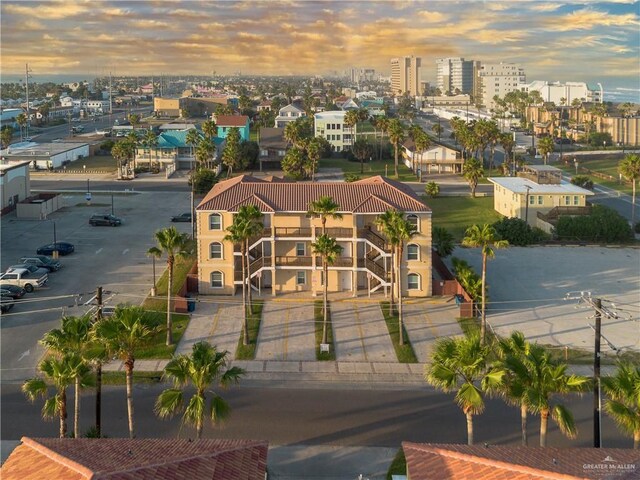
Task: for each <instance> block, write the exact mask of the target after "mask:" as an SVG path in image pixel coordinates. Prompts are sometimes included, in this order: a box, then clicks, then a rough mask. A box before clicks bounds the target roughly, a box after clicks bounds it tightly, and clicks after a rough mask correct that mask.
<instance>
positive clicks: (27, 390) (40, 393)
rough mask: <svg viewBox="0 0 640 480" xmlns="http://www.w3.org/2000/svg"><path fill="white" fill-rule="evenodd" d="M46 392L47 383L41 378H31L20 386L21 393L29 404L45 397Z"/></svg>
mask: <svg viewBox="0 0 640 480" xmlns="http://www.w3.org/2000/svg"><path fill="white" fill-rule="evenodd" d="M48 391H49V388H48V386H47V383H46V382H45V381H44V380H43V379H42V378H38V377H36V378H31V379H29V380H27V381H25V382H24V383H23V384H22V393H24V395H25V396H26V397H27V399H28V400H29V401H30V402H33V401H35V400H36V399H37V398H41V397H45V396H47V394H48Z"/></svg>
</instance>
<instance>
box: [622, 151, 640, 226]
mask: <svg viewBox="0 0 640 480" xmlns="http://www.w3.org/2000/svg"><path fill="white" fill-rule="evenodd" d="M618 171H619V172H620V173H621V174H622V176H623V177H624V178H626V179H627V180H629V181H630V182H631V226H632V228H633V226H634V225H635V218H636V208H635V206H636V181H637V180H638V179H639V178H640V155H638V154H637V153H629V154H628V155H627V156H626V157H624V160H622V161H621V162H620V163H619V164H618Z"/></svg>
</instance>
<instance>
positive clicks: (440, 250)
mask: <svg viewBox="0 0 640 480" xmlns="http://www.w3.org/2000/svg"><path fill="white" fill-rule="evenodd" d="M431 237H432V243H433V249H434V250H435V251H436V253H437V254H438V255H439V256H440V258H445V257H448V256H449V255H451V254H452V253H453V250H454V249H455V244H454V238H453V235H452V234H451V232H449V231H448V230H447V229H446V228H443V227H433V229H432V233H431Z"/></svg>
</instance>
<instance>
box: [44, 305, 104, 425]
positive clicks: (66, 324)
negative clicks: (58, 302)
mask: <svg viewBox="0 0 640 480" xmlns="http://www.w3.org/2000/svg"><path fill="white" fill-rule="evenodd" d="M91 325H92V320H91V317H90V316H88V315H85V316H82V317H63V318H62V324H61V327H60V328H54V329H53V330H49V331H48V332H47V333H45V334H44V337H42V340H40V343H41V344H42V345H44V346H45V347H46V348H47V349H49V350H50V351H53V352H54V353H56V354H57V355H59V356H60V357H62V356H64V355H68V354H75V355H77V356H78V358H80V359H81V360H82V362H84V364H85V366H87V367H88V365H89V362H90V361H91V352H92V344H91ZM74 371H75V373H76V377H75V378H74V383H75V385H74V410H73V435H74V437H75V438H79V437H80V389H81V388H82V385H81V382H82V381H83V375H84V369H83V368H80V366H79V365H78V366H77V368H75V369H74Z"/></svg>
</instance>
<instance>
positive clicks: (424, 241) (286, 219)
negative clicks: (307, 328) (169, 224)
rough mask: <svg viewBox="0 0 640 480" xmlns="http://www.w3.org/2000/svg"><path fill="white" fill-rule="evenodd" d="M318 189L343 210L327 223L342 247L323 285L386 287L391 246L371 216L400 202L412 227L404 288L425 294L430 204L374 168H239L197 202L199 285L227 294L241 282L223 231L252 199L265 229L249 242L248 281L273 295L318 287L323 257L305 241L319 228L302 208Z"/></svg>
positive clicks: (236, 251)
mask: <svg viewBox="0 0 640 480" xmlns="http://www.w3.org/2000/svg"><path fill="white" fill-rule="evenodd" d="M321 196H330V197H332V198H333V199H334V201H335V202H336V203H338V205H340V213H341V215H342V218H341V219H332V218H328V219H327V223H326V233H327V234H328V235H330V236H331V237H334V238H336V240H337V242H338V244H339V245H340V246H342V248H343V251H342V254H341V255H340V256H339V258H337V259H336V261H335V263H334V264H333V265H331V266H329V275H328V278H327V282H328V284H327V285H328V289H329V291H331V292H340V291H347V292H351V294H352V295H353V296H357V295H358V292H376V291H383V292H385V294H386V293H389V287H390V285H391V284H390V272H391V268H392V256H391V255H392V254H391V248H390V245H389V244H388V242H387V240H386V239H385V237H384V235H383V233H382V232H381V231H380V230H379V229H378V227H377V226H376V224H375V222H376V219H377V218H378V217H379V215H381V214H382V213H384V212H385V211H387V210H399V211H403V212H405V213H406V214H407V219H408V220H409V221H410V222H412V223H414V224H415V225H416V228H417V232H418V233H417V235H416V236H415V237H414V238H413V239H412V240H411V241H409V244H408V245H406V247H405V249H404V258H403V259H402V269H403V277H402V279H401V280H402V281H401V284H402V294H403V295H405V296H411V297H427V296H430V295H431V292H432V290H431V288H432V283H431V209H430V208H429V207H427V206H426V205H425V204H424V203H423V202H422V201H421V200H420V198H419V197H418V196H417V195H416V194H415V193H414V192H413V190H411V189H410V188H408V187H407V186H405V185H404V184H402V183H400V182H395V181H392V180H389V179H386V178H383V177H379V176H378V177H372V178H367V179H363V180H359V181H357V182H352V183H344V182H342V183H341V182H324V183H323V182H312V183H304V182H288V181H283V180H281V179H258V178H254V177H251V176H246V175H241V176H238V177H235V178H232V179H229V180H225V181H222V182H219V183H217V184H216V185H215V186H214V187H213V188H212V189H211V191H210V192H209V193H208V194H207V195H206V196H205V198H204V199H203V200H202V202H200V204H199V205H198V206H197V207H196V217H197V225H198V226H197V231H198V238H197V250H198V282H199V286H198V291H199V292H200V293H201V294H219V295H231V294H235V293H236V291H237V289H238V288H240V287H241V285H242V272H241V258H240V248H239V246H237V245H234V244H232V243H231V242H228V241H225V240H224V237H225V235H226V234H227V233H228V232H227V230H226V229H227V228H228V227H229V226H230V225H231V224H232V222H233V215H234V213H236V212H237V211H238V209H239V208H240V207H241V206H243V205H254V206H256V207H258V208H259V209H260V211H261V212H262V213H263V218H262V223H263V225H264V229H263V231H262V233H261V234H260V235H259V236H258V238H255V239H252V240H251V246H250V249H249V255H250V258H251V263H250V266H249V271H250V276H251V285H252V288H254V289H255V290H260V291H261V290H262V289H265V290H267V291H269V292H271V294H272V295H276V294H277V293H285V292H305V293H307V294H309V295H310V296H313V295H316V294H318V293H320V292H322V290H323V287H322V282H323V278H322V262H321V260H320V259H319V257H318V256H317V255H314V254H313V253H312V247H311V244H312V243H313V242H314V241H315V240H316V238H317V237H318V236H319V235H320V234H321V233H322V230H321V222H320V219H319V218H311V217H309V216H308V215H307V211H308V209H309V204H310V203H311V202H312V201H316V200H318V199H319V198H320V197H321Z"/></svg>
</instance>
